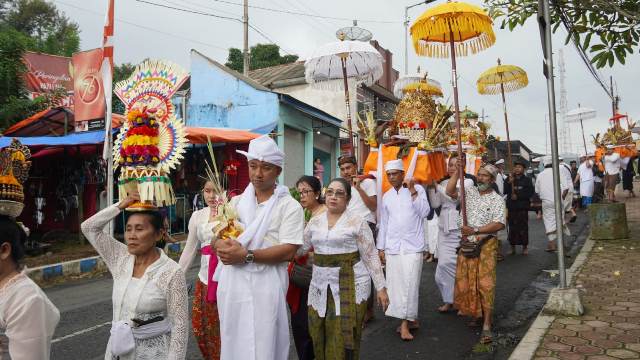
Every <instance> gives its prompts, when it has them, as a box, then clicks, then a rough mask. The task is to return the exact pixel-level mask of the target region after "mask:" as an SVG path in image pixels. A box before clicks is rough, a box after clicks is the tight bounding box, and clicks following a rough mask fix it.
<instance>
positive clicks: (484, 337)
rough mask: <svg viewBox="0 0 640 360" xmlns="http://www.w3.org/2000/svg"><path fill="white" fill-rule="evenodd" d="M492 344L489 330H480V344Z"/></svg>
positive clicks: (491, 334) (491, 335)
mask: <svg viewBox="0 0 640 360" xmlns="http://www.w3.org/2000/svg"><path fill="white" fill-rule="evenodd" d="M491 343H493V333H492V332H491V330H482V333H481V335H480V344H484V345H488V344H491Z"/></svg>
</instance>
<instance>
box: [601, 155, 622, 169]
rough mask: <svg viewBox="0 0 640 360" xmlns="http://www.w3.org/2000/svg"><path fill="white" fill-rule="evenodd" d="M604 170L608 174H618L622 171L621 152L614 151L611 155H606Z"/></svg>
mask: <svg viewBox="0 0 640 360" xmlns="http://www.w3.org/2000/svg"><path fill="white" fill-rule="evenodd" d="M603 163H604V172H605V174H607V175H618V174H619V173H620V167H621V166H622V165H621V162H620V154H618V153H615V152H614V153H612V154H611V155H605V156H604V160H603Z"/></svg>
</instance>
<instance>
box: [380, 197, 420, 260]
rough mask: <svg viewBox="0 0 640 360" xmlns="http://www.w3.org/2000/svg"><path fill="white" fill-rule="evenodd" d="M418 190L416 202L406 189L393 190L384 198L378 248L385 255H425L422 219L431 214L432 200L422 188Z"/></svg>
mask: <svg viewBox="0 0 640 360" xmlns="http://www.w3.org/2000/svg"><path fill="white" fill-rule="evenodd" d="M415 189H416V191H417V192H418V194H417V196H416V198H415V199H413V198H412V196H411V192H410V191H409V189H408V188H404V187H403V188H400V190H398V191H396V189H395V188H393V187H392V188H391V189H389V190H388V191H387V192H386V193H385V194H384V196H383V197H382V211H381V215H382V216H381V221H380V231H379V233H378V240H377V248H378V249H379V250H384V251H385V254H400V253H422V252H423V251H424V250H425V248H426V243H425V237H424V224H423V219H424V218H425V217H427V215H428V214H429V210H430V208H429V201H428V200H427V195H426V193H425V191H424V188H423V187H422V186H416V187H415Z"/></svg>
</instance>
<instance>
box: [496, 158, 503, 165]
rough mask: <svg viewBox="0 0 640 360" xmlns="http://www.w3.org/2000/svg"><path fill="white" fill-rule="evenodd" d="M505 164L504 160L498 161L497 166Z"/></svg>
mask: <svg viewBox="0 0 640 360" xmlns="http://www.w3.org/2000/svg"><path fill="white" fill-rule="evenodd" d="M500 164H504V159H500V160H498V161H496V165H500Z"/></svg>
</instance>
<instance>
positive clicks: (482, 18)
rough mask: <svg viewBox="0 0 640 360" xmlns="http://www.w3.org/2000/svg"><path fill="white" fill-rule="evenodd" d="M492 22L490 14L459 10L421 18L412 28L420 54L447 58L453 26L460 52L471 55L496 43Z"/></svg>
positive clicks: (457, 53)
mask: <svg viewBox="0 0 640 360" xmlns="http://www.w3.org/2000/svg"><path fill="white" fill-rule="evenodd" d="M492 25H493V24H492V22H491V19H490V18H489V17H488V16H486V15H480V14H476V13H456V14H450V15H448V16H447V15H442V16H440V17H437V18H435V19H434V18H430V19H426V20H424V21H420V20H418V22H416V23H415V24H414V25H413V26H412V27H411V35H412V38H413V44H414V48H415V50H416V53H417V54H418V55H424V56H429V57H440V58H444V57H448V56H449V47H450V45H449V39H450V36H451V35H450V32H449V29H454V33H453V35H454V36H453V37H454V42H455V43H456V44H455V48H456V55H459V56H467V55H468V54H469V52H471V53H472V54H475V53H477V52H479V51H482V50H484V49H486V48H488V47H490V46H491V45H493V44H494V43H495V34H494V32H493V27H492Z"/></svg>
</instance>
